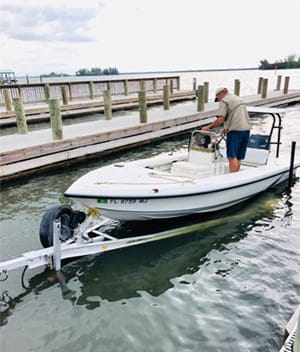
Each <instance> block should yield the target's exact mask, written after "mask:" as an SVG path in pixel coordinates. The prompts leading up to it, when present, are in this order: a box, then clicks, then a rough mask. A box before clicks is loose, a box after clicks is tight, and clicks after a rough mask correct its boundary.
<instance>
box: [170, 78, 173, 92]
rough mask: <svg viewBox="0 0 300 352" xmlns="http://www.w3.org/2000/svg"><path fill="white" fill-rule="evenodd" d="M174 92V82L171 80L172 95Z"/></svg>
mask: <svg viewBox="0 0 300 352" xmlns="http://www.w3.org/2000/svg"><path fill="white" fill-rule="evenodd" d="M173 92H174V82H173V79H171V80H170V93H171V94H173Z"/></svg>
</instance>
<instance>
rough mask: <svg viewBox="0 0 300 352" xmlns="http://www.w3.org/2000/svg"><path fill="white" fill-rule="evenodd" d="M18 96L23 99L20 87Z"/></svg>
mask: <svg viewBox="0 0 300 352" xmlns="http://www.w3.org/2000/svg"><path fill="white" fill-rule="evenodd" d="M18 96H19V98H22V97H23V95H22V89H21V87H18Z"/></svg>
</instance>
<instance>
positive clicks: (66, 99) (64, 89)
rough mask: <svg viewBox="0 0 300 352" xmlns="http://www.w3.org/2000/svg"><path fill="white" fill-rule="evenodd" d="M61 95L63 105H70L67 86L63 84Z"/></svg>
mask: <svg viewBox="0 0 300 352" xmlns="http://www.w3.org/2000/svg"><path fill="white" fill-rule="evenodd" d="M61 96H62V101H63V105H68V95H67V90H66V86H61Z"/></svg>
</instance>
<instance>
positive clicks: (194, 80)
mask: <svg viewBox="0 0 300 352" xmlns="http://www.w3.org/2000/svg"><path fill="white" fill-rule="evenodd" d="M193 90H194V91H195V92H196V91H197V78H196V77H194V78H193Z"/></svg>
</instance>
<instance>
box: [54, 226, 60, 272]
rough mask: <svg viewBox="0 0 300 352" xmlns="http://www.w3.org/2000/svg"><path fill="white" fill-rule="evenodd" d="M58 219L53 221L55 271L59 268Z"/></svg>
mask: <svg viewBox="0 0 300 352" xmlns="http://www.w3.org/2000/svg"><path fill="white" fill-rule="evenodd" d="M60 231H61V222H60V220H54V221H53V266H54V269H55V270H56V271H59V270H60V269H61V248H60V234H61V233H60Z"/></svg>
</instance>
